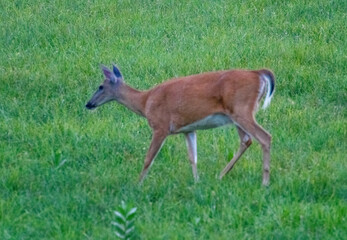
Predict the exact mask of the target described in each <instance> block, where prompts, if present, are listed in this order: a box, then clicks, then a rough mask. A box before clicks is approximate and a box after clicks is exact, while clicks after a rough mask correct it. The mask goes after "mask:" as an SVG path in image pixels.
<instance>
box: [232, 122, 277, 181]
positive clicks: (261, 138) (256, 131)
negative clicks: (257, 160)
mask: <svg viewBox="0 0 347 240" xmlns="http://www.w3.org/2000/svg"><path fill="white" fill-rule="evenodd" d="M233 120H234V121H235V122H236V123H237V124H238V125H239V126H240V127H241V128H242V129H243V130H244V131H245V132H247V133H248V134H250V135H251V136H253V137H254V138H255V139H256V140H257V141H258V142H259V143H260V145H261V147H262V149H263V185H264V186H267V185H269V184H270V147H271V135H270V134H269V133H268V132H266V131H265V130H264V129H263V128H262V127H261V126H260V125H258V124H257V123H256V121H255V120H254V118H253V116H250V117H239V116H234V117H233Z"/></svg>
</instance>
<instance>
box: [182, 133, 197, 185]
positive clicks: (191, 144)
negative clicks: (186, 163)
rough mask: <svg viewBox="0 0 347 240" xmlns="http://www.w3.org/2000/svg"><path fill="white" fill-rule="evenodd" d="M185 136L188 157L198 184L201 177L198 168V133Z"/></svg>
mask: <svg viewBox="0 0 347 240" xmlns="http://www.w3.org/2000/svg"><path fill="white" fill-rule="evenodd" d="M185 135H186V142H187V148H188V155H189V160H190V164H191V165H192V170H193V176H194V180H195V182H197V181H198V180H199V175H198V170H197V166H196V164H197V161H198V154H197V146H196V133H195V132H190V133H186V134H185Z"/></svg>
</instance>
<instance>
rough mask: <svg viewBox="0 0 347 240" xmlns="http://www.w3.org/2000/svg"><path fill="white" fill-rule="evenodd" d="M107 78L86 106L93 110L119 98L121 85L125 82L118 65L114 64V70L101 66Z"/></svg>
mask: <svg viewBox="0 0 347 240" xmlns="http://www.w3.org/2000/svg"><path fill="white" fill-rule="evenodd" d="M101 69H102V71H103V73H104V76H105V80H104V82H103V83H102V84H101V85H100V86H99V88H98V90H96V92H95V93H94V95H93V97H92V98H91V99H90V100H89V102H88V103H87V104H86V108H87V109H89V110H91V109H95V108H97V107H99V106H101V105H102V104H104V103H107V102H109V101H112V100H117V98H118V96H119V89H120V86H121V85H122V84H123V76H122V74H121V72H120V71H119V69H118V68H117V67H116V65H114V64H113V71H111V70H110V69H108V68H107V67H105V66H101Z"/></svg>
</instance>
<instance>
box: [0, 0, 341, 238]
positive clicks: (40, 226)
mask: <svg viewBox="0 0 347 240" xmlns="http://www.w3.org/2000/svg"><path fill="white" fill-rule="evenodd" d="M346 13H347V2H346V1H343V0H333V1H328V0H321V1H315V0H308V1H299V0H293V1H270V0H255V1H254V0H249V1H240V0H235V1H227V0H216V1H208V0H202V1H199V0H192V1H177V0H166V1H164V0H163V1H160V0H156V1H155V0H152V1H151V0H139V1H131V0H103V1H102V0H89V1H86V0H77V1H68V0H59V1H58V0H56V1H44V0H31V1H24V0H2V1H1V2H0V239H116V235H115V233H114V232H115V227H114V226H113V225H112V224H111V222H112V221H114V220H115V215H114V213H113V211H114V210H116V209H117V208H118V206H119V205H120V203H121V201H122V200H124V201H125V202H126V203H127V204H129V205H130V206H132V207H136V208H137V213H136V220H135V227H136V228H135V232H134V238H135V239H347V157H346V155H347V150H346V149H347V148H346V147H347V146H346V145H347V144H346V143H347V136H346V135H347V134H346V132H347V127H346V126H347V118H346V115H347V111H346V104H347V57H346V56H347V44H346V41H347V40H346V39H347V30H346V23H347V16H346ZM113 62H114V63H117V64H118V66H119V68H120V69H121V71H122V73H123V75H124V79H125V81H126V82H127V83H128V84H129V85H131V86H133V87H134V88H138V89H142V90H144V89H148V88H151V87H152V86H155V85H157V84H159V83H161V82H163V81H165V80H167V79H170V78H173V77H178V76H185V75H190V74H196V73H201V72H206V71H215V70H221V69H232V68H245V69H260V68H264V67H266V68H269V69H272V70H273V72H274V73H275V75H276V92H275V95H274V97H273V99H272V102H271V105H270V107H269V108H268V109H267V110H266V111H263V110H260V111H259V112H258V114H257V120H258V122H259V123H260V124H261V125H262V126H263V127H264V128H265V129H267V130H268V131H269V132H270V133H271V134H272V140H273V141H272V149H271V184H270V186H269V187H263V186H262V185H261V179H262V151H261V147H260V145H259V144H258V143H257V142H254V144H253V145H252V146H251V147H250V148H249V149H248V150H247V152H246V153H245V154H244V156H243V157H242V158H241V159H240V161H239V162H238V163H237V164H236V166H235V167H234V169H233V170H232V171H231V172H230V173H229V174H228V175H227V176H226V177H225V178H224V179H223V180H222V181H220V180H219V179H218V176H219V173H220V171H221V170H222V169H223V168H224V167H225V165H226V164H227V163H228V161H229V160H230V159H231V158H232V156H233V155H234V154H235V153H236V152H237V149H238V146H239V138H238V135H237V131H236V128H235V127H233V126H230V127H223V128H218V129H213V130H208V131H200V132H198V135H197V137H198V171H199V174H200V181H199V182H198V183H194V180H193V175H192V172H191V167H190V164H189V161H188V154H187V149H186V145H185V139H184V136H182V135H175V136H170V137H169V138H168V139H167V141H166V143H165V145H164V146H163V148H162V150H161V152H160V153H159V155H158V156H157V158H156V160H155V162H154V164H153V166H152V168H151V171H150V173H149V175H148V178H146V180H145V182H144V184H143V185H142V186H140V185H139V184H138V182H137V179H138V176H139V174H140V171H141V169H142V167H143V161H144V157H145V154H146V151H147V149H148V146H149V144H150V140H151V129H150V128H149V126H148V125H147V122H146V120H145V119H144V118H141V117H140V116H138V115H136V114H134V113H132V112H131V111H129V110H128V109H126V108H124V107H123V106H121V105H119V104H117V103H111V104H107V105H104V106H102V107H100V108H98V109H97V110H95V111H92V112H91V111H87V110H86V109H85V107H84V106H85V104H86V102H87V101H88V100H89V98H90V97H91V96H92V94H93V92H94V91H95V90H96V89H97V87H98V86H99V84H100V83H101V81H102V80H103V76H102V73H101V71H100V68H99V64H101V63H102V64H105V65H108V66H111V64H112V63H113Z"/></svg>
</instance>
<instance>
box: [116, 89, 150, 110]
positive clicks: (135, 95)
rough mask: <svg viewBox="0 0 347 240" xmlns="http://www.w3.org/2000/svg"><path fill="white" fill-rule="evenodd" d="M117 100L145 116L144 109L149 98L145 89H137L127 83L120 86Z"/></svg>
mask: <svg viewBox="0 0 347 240" xmlns="http://www.w3.org/2000/svg"><path fill="white" fill-rule="evenodd" d="M117 95H118V96H117V99H116V101H117V102H119V103H120V104H122V105H124V106H126V107H127V108H129V109H130V110H131V111H133V112H135V113H137V114H139V115H141V116H143V117H145V113H144V109H145V103H146V99H147V94H146V92H145V91H139V90H136V89H134V88H132V87H130V86H128V85H126V84H125V83H123V84H122V85H121V86H120V89H119V94H117Z"/></svg>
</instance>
